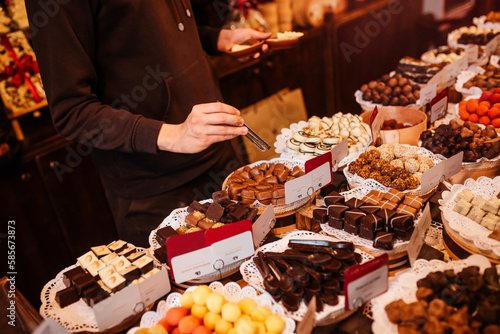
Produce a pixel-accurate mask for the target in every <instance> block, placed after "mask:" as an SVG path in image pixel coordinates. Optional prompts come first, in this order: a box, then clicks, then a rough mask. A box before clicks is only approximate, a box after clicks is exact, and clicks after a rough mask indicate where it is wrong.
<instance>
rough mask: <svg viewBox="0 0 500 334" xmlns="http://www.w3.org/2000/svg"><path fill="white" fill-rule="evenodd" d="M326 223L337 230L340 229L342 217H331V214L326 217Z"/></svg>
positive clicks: (341, 227)
mask: <svg viewBox="0 0 500 334" xmlns="http://www.w3.org/2000/svg"><path fill="white" fill-rule="evenodd" d="M328 225H330V226H331V227H333V228H336V229H338V230H342V229H343V228H344V219H342V218H339V219H337V218H333V217H331V216H329V217H328Z"/></svg>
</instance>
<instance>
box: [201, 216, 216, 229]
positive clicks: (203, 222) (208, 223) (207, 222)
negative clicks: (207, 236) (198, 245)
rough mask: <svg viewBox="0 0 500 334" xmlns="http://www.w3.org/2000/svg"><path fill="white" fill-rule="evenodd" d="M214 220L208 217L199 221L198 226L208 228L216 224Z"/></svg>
mask: <svg viewBox="0 0 500 334" xmlns="http://www.w3.org/2000/svg"><path fill="white" fill-rule="evenodd" d="M214 224H215V223H214V222H213V221H212V220H210V219H208V218H205V219H202V220H200V221H199V222H198V227H199V228H201V229H202V230H208V229H209V228H212V227H213V226H214Z"/></svg>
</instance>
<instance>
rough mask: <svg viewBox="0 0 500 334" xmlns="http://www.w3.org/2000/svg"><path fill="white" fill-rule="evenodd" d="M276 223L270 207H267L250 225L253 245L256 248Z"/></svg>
mask: <svg viewBox="0 0 500 334" xmlns="http://www.w3.org/2000/svg"><path fill="white" fill-rule="evenodd" d="M275 223H276V216H275V214H274V209H273V207H272V205H269V206H268V207H267V208H266V209H265V210H264V212H262V214H261V215H260V217H259V218H258V219H257V220H256V221H255V223H253V224H252V232H253V245H254V246H255V248H257V247H258V246H259V245H260V243H261V242H262V240H264V238H265V237H266V235H268V234H269V232H270V231H271V229H272V228H273V227H274V224H275Z"/></svg>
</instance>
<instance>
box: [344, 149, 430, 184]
mask: <svg viewBox="0 0 500 334" xmlns="http://www.w3.org/2000/svg"><path fill="white" fill-rule="evenodd" d="M433 166H434V162H433V161H432V159H431V158H429V157H427V156H424V155H421V154H419V153H418V152H417V149H416V148H415V147H411V146H405V145H400V144H395V145H387V144H384V145H382V146H380V147H378V148H377V147H374V146H370V147H368V149H367V150H366V152H365V153H361V154H360V155H359V157H358V158H357V159H356V160H354V161H353V162H351V163H350V164H349V166H348V171H349V172H350V173H352V174H357V175H359V176H360V177H362V178H363V179H374V180H375V181H377V182H379V183H381V184H382V185H384V186H386V187H391V188H394V189H397V190H399V191H403V190H406V189H414V188H417V187H418V186H419V185H420V177H421V176H422V173H424V172H426V171H427V170H429V169H430V168H432V167H433Z"/></svg>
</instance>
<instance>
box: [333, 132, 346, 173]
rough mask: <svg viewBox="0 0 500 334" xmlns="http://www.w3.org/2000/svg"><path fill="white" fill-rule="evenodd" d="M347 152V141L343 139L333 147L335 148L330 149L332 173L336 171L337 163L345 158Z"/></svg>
mask: <svg viewBox="0 0 500 334" xmlns="http://www.w3.org/2000/svg"><path fill="white" fill-rule="evenodd" d="M348 152H349V151H348V147H347V139H344V140H343V141H341V142H340V144H338V145H335V147H334V148H332V168H333V171H334V172H336V171H337V167H338V164H339V162H341V161H342V159H344V158H345V157H347V154H348Z"/></svg>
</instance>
